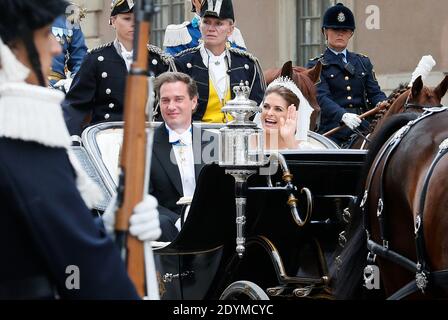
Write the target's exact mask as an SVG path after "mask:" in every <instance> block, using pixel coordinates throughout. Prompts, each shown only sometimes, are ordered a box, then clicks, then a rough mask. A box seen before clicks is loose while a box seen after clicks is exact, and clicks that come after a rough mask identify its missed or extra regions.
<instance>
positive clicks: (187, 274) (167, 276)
mask: <svg viewBox="0 0 448 320" xmlns="http://www.w3.org/2000/svg"><path fill="white" fill-rule="evenodd" d="M193 274H194V271H185V272H183V273H181V274H180V275H179V274H178V273H177V274H172V273H165V274H164V275H163V277H162V281H163V282H164V283H168V282H172V281H173V280H174V279H179V278H186V277H191V276H192V275H193Z"/></svg>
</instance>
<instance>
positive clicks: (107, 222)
mask: <svg viewBox="0 0 448 320" xmlns="http://www.w3.org/2000/svg"><path fill="white" fill-rule="evenodd" d="M115 202H116V197H115V196H114V197H113V198H112V200H111V202H110V204H109V206H108V207H107V209H106V211H105V212H104V214H103V217H102V218H103V222H104V227H105V228H106V231H107V233H109V234H113V232H114V226H115V214H116V208H115ZM129 232H130V234H132V235H133V236H134V237H137V238H138V239H139V240H140V241H153V240H157V239H159V237H160V235H161V234H162V231H161V230H160V222H159V211H158V210H157V199H156V198H154V197H153V196H151V195H146V196H145V199H143V201H142V202H140V203H139V204H138V205H136V206H135V208H134V213H133V214H132V215H131V218H130V219H129Z"/></svg>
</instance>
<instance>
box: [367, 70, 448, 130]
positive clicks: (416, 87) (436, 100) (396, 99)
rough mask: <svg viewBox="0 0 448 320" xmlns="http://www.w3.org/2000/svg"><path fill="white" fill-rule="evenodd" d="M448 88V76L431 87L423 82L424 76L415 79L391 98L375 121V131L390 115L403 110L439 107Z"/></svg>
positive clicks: (411, 110)
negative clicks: (409, 86)
mask: <svg viewBox="0 0 448 320" xmlns="http://www.w3.org/2000/svg"><path fill="white" fill-rule="evenodd" d="M447 89H448V76H446V77H445V78H444V79H443V80H442V81H441V82H440V83H439V85H438V86H437V87H435V88H430V87H427V86H425V85H424V84H423V80H422V77H421V76H419V77H418V78H417V79H415V81H414V83H413V84H412V87H411V88H410V89H408V90H400V91H398V93H396V94H395V95H394V96H392V97H391V98H390V99H389V100H388V103H389V106H388V107H387V108H386V111H385V112H384V114H381V115H380V117H379V119H378V120H377V122H375V123H374V125H373V127H374V131H377V130H378V129H379V128H380V127H381V126H382V125H383V123H384V122H385V120H386V119H388V118H389V117H391V116H393V115H395V114H398V113H401V112H416V113H422V112H423V111H424V110H423V109H424V108H431V107H438V106H440V105H441V101H442V98H443V97H444V96H445V93H446V91H447Z"/></svg>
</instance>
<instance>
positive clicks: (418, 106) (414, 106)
mask: <svg viewBox="0 0 448 320" xmlns="http://www.w3.org/2000/svg"><path fill="white" fill-rule="evenodd" d="M410 97H411V95H410V94H409V95H408V97H407V98H406V102H405V104H404V107H403V108H404V110H405V111H407V110H408V109H411V108H412V109H421V110H424V109H431V108H441V107H443V105H442V104H438V105H436V106H432V105H424V104H417V103H410V102H409V98H410Z"/></svg>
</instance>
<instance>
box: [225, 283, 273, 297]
mask: <svg viewBox="0 0 448 320" xmlns="http://www.w3.org/2000/svg"><path fill="white" fill-rule="evenodd" d="M219 300H269V297H268V295H267V294H266V293H265V292H264V290H263V289H261V288H260V287H259V286H258V285H256V284H255V283H253V282H250V281H245V280H242V281H236V282H234V283H232V284H231V285H229V286H228V287H227V288H226V289H225V290H224V292H223V293H222V294H221V297H219Z"/></svg>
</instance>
